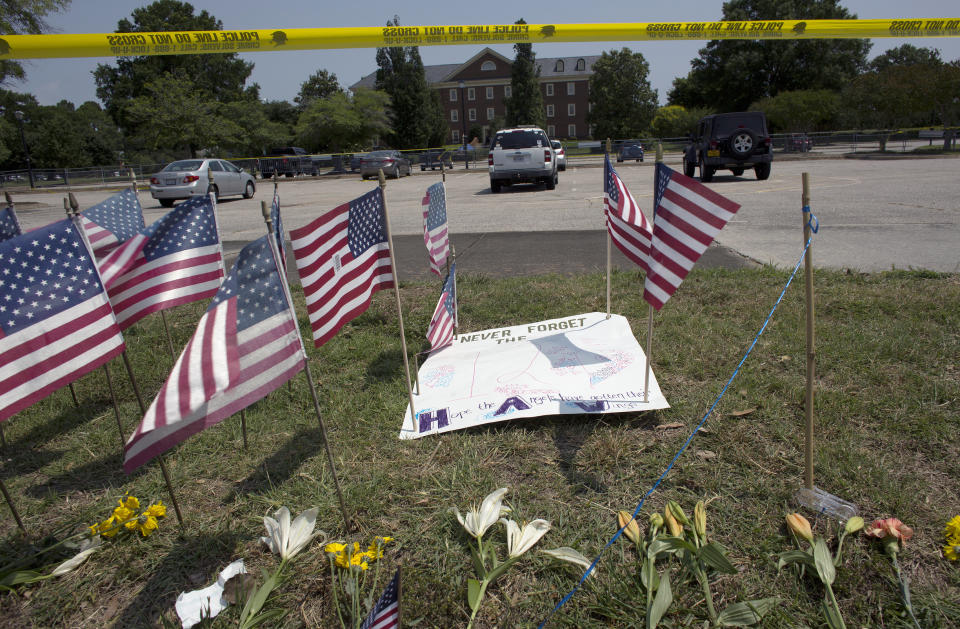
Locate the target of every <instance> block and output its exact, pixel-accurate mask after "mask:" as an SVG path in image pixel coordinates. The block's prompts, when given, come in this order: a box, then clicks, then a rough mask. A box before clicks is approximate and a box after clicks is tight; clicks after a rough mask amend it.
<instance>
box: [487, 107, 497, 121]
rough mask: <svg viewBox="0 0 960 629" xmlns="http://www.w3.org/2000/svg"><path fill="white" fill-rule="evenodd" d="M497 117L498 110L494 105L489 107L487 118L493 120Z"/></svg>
mask: <svg viewBox="0 0 960 629" xmlns="http://www.w3.org/2000/svg"><path fill="white" fill-rule="evenodd" d="M496 117H497V112H496V110H495V109H494V108H493V107H487V120H493V119H494V118H496Z"/></svg>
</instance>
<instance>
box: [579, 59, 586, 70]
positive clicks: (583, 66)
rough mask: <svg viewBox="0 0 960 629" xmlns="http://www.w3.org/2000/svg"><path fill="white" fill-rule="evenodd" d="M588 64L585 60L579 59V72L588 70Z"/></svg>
mask: <svg viewBox="0 0 960 629" xmlns="http://www.w3.org/2000/svg"><path fill="white" fill-rule="evenodd" d="M586 69H587V62H586V61H584V60H583V59H577V70H586Z"/></svg>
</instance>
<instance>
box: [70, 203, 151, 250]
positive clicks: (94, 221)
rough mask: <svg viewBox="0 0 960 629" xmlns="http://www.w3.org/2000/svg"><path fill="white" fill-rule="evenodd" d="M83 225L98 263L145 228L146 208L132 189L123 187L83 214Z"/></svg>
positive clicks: (81, 215) (81, 214)
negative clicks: (144, 214) (144, 208)
mask: <svg viewBox="0 0 960 629" xmlns="http://www.w3.org/2000/svg"><path fill="white" fill-rule="evenodd" d="M80 222H81V224H82V225H83V229H84V231H85V232H86V234H87V239H88V240H89V241H90V246H91V247H92V248H93V253H94V254H95V255H96V256H97V259H98V260H99V259H100V258H102V257H103V256H104V255H106V254H107V253H109V252H110V251H112V250H113V248H114V247H116V246H118V245H120V244H121V243H124V242H126V241H128V240H130V239H131V238H133V237H134V236H135V235H136V234H137V232H139V231H140V230H141V229H143V227H144V223H143V209H142V208H141V207H140V199H139V197H138V196H137V193H136V192H135V191H134V190H133V188H124V189H123V190H121V191H120V192H118V193H116V194H115V195H113V196H111V197H110V198H108V199H106V200H104V201H101V202H100V203H98V204H96V205H94V206H91V207H89V208H87V209H86V210H84V211H83V212H81V213H80Z"/></svg>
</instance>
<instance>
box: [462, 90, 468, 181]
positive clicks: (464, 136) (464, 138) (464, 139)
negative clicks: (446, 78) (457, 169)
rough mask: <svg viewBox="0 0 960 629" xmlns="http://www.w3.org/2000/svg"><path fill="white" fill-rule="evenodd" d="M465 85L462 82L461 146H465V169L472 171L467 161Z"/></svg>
mask: <svg viewBox="0 0 960 629" xmlns="http://www.w3.org/2000/svg"><path fill="white" fill-rule="evenodd" d="M463 90H464V83H463V81H460V129H462V132H461V133H460V144H462V145H463V167H464V168H465V169H466V170H470V162H468V161H467V116H466V115H465V114H464V105H465V101H466V95H465V94H464V93H463Z"/></svg>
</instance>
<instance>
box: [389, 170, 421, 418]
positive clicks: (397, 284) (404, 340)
mask: <svg viewBox="0 0 960 629" xmlns="http://www.w3.org/2000/svg"><path fill="white" fill-rule="evenodd" d="M386 187H387V180H386V178H385V177H384V176H383V170H382V169H381V170H380V193H381V194H383V193H384V189H385V188H386ZM383 219H384V220H383V222H384V224H385V225H386V228H387V243H388V244H389V246H390V268H391V269H392V270H393V292H394V294H395V295H396V296H397V317H398V318H399V319H400V346H401V348H402V349H403V368H404V369H405V370H406V372H407V395H408V396H409V398H410V417H412V418H416V416H417V410H416V407H415V406H414V405H413V384H412V383H411V381H410V359H409V358H408V357H407V337H406V334H405V333H404V330H403V308H402V307H401V304H400V280H399V279H398V278H397V261H396V259H395V258H394V257H393V235H392V234H391V232H390V214H389V213H388V212H387V198H386V195H385V194H384V198H383Z"/></svg>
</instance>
